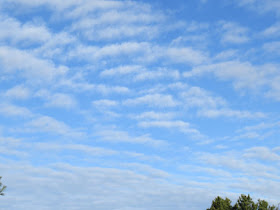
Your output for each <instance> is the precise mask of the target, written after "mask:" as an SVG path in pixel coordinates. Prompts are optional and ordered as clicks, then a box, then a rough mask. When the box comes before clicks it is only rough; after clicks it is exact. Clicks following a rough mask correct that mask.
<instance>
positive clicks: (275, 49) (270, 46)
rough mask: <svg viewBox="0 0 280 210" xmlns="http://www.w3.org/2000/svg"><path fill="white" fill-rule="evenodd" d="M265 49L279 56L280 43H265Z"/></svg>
mask: <svg viewBox="0 0 280 210" xmlns="http://www.w3.org/2000/svg"><path fill="white" fill-rule="evenodd" d="M263 49H264V50H265V51H267V52H269V53H273V54H274V55H277V56H278V55H279V54H280V41H278V42H277V41H276V42H268V43H265V44H264V45H263Z"/></svg>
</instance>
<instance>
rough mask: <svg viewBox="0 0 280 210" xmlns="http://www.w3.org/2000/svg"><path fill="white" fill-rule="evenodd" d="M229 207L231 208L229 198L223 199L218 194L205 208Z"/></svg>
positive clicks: (214, 209) (217, 209)
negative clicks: (208, 206)
mask: <svg viewBox="0 0 280 210" xmlns="http://www.w3.org/2000/svg"><path fill="white" fill-rule="evenodd" d="M231 209H232V206H231V200H230V199H228V198H226V199H223V198H221V197H220V196H218V197H216V198H215V199H214V200H213V201H212V205H211V207H210V208H209V209H207V210H231Z"/></svg>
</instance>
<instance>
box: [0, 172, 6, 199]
mask: <svg viewBox="0 0 280 210" xmlns="http://www.w3.org/2000/svg"><path fill="white" fill-rule="evenodd" d="M1 179H2V176H0V195H4V193H3V192H4V190H5V189H6V188H7V187H6V186H5V185H2V183H1Z"/></svg>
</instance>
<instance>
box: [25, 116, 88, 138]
mask: <svg viewBox="0 0 280 210" xmlns="http://www.w3.org/2000/svg"><path fill="white" fill-rule="evenodd" d="M25 126H26V131H29V132H46V133H54V134H58V135H62V136H67V137H74V138H75V137H76V138H77V137H83V136H84V135H85V134H84V133H82V132H80V131H76V130H75V129H73V128H71V127H69V126H68V125H66V124H65V123H64V122H62V121H58V120H56V119H54V118H52V117H49V116H41V117H37V118H34V119H32V120H31V121H29V122H27V123H26V125H25Z"/></svg>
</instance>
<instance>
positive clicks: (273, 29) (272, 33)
mask: <svg viewBox="0 0 280 210" xmlns="http://www.w3.org/2000/svg"><path fill="white" fill-rule="evenodd" d="M279 6H280V4H279ZM261 34H262V35H263V36H266V37H269V38H271V37H279V36H280V23H276V24H274V25H272V26H270V27H268V28H266V29H265V30H264V31H263V32H262V33H261Z"/></svg>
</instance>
